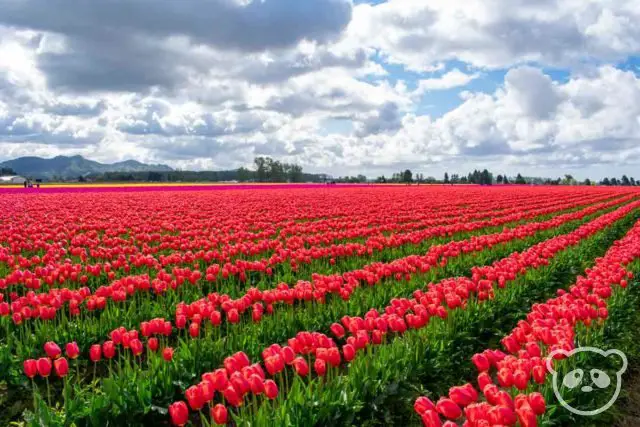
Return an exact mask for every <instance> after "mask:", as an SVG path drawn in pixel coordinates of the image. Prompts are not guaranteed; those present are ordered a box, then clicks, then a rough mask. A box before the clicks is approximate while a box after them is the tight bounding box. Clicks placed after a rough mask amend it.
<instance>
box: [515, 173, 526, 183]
mask: <svg viewBox="0 0 640 427" xmlns="http://www.w3.org/2000/svg"><path fill="white" fill-rule="evenodd" d="M526 183H527V181H525V179H524V178H523V177H522V175H520V174H518V176H516V184H519V185H523V184H526Z"/></svg>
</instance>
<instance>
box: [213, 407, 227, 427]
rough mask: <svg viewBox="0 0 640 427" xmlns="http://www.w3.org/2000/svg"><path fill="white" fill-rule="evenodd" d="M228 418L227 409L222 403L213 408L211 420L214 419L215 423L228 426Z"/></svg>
mask: <svg viewBox="0 0 640 427" xmlns="http://www.w3.org/2000/svg"><path fill="white" fill-rule="evenodd" d="M227 417H228V412H227V407H226V406H224V405H222V404H221V403H218V404H217V405H216V406H214V407H213V408H211V418H212V419H213V422H214V423H216V424H218V425H225V424H227Z"/></svg>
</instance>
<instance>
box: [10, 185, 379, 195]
mask: <svg viewBox="0 0 640 427" xmlns="http://www.w3.org/2000/svg"><path fill="white" fill-rule="evenodd" d="M367 186H368V184H335V185H327V184H222V185H216V184H213V185H139V186H126V185H123V186H122V187H106V186H104V187H103V186H100V185H87V186H85V187H47V184H42V186H41V187H40V188H24V187H15V188H14V187H4V188H0V194H5V193H10V194H53V193H87V192H98V193H102V192H138V191H211V190H275V189H293V188H301V189H305V188H306V189H309V188H314V189H317V188H345V187H347V188H351V187H354V188H355V187H367Z"/></svg>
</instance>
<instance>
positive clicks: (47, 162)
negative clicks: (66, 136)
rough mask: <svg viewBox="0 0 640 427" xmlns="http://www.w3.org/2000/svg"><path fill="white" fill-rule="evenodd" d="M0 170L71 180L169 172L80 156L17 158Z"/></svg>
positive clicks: (166, 168)
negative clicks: (120, 173) (122, 174)
mask: <svg viewBox="0 0 640 427" xmlns="http://www.w3.org/2000/svg"><path fill="white" fill-rule="evenodd" d="M0 168H10V169H13V170H14V171H15V172H16V173H17V174H19V175H23V176H26V177H29V178H41V179H54V178H61V179H73V178H77V177H79V176H87V175H95V174H103V173H107V172H150V171H153V172H171V171H173V169H172V168H170V167H169V166H166V165H149V164H145V163H141V162H138V161H135V160H125V161H123V162H117V163H111V164H108V163H100V162H96V161H93V160H89V159H85V158H84V157H82V156H70V157H67V156H57V157H54V158H52V159H44V158H42V157H19V158H17V159H13V160H8V161H6V162H2V163H0Z"/></svg>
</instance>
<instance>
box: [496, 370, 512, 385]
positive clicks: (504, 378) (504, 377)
mask: <svg viewBox="0 0 640 427" xmlns="http://www.w3.org/2000/svg"><path fill="white" fill-rule="evenodd" d="M498 383H499V384H500V386H501V387H504V388H509V387H511V386H512V385H513V374H512V373H511V370H510V369H508V368H502V369H500V370H499V371H498Z"/></svg>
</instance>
